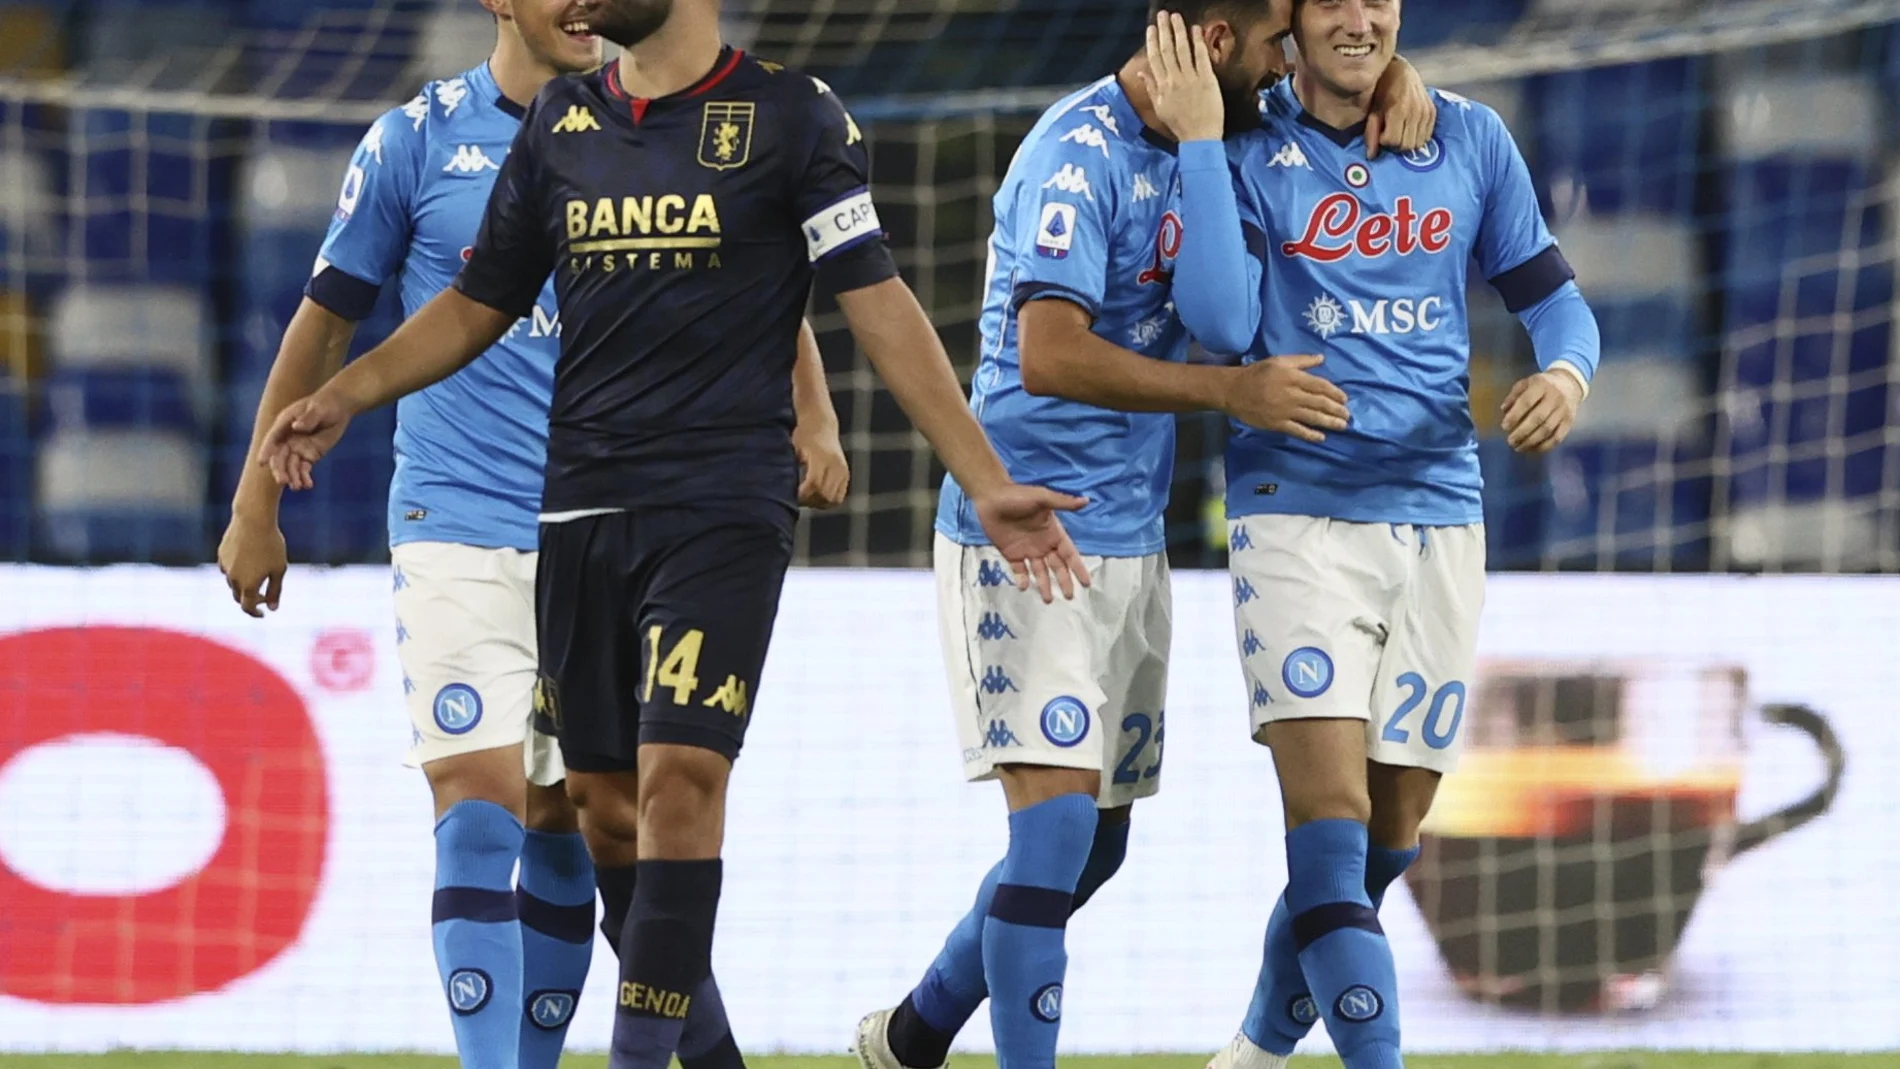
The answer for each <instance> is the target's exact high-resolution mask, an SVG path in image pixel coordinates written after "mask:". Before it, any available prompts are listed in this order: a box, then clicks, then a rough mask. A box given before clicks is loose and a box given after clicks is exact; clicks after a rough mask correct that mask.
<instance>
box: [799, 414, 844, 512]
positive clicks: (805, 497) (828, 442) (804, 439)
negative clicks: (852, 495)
mask: <svg viewBox="0 0 1900 1069" xmlns="http://www.w3.org/2000/svg"><path fill="white" fill-rule="evenodd" d="M792 449H793V450H795V451H796V452H797V453H798V463H799V466H800V467H801V468H803V469H804V474H803V476H802V477H801V478H800V479H799V481H798V504H799V506H800V507H802V508H808V509H835V508H837V507H838V506H839V505H842V504H844V495H845V492H846V491H848V490H850V489H851V465H850V464H848V463H847V462H846V461H845V458H844V443H842V442H840V441H839V440H838V426H837V424H835V423H833V424H829V425H827V426H823V427H811V426H808V425H807V424H805V423H802V422H801V423H800V424H799V425H798V426H797V427H795V428H794V429H793V430H792Z"/></svg>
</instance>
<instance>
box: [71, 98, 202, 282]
mask: <svg viewBox="0 0 1900 1069" xmlns="http://www.w3.org/2000/svg"><path fill="white" fill-rule="evenodd" d="M72 125H73V139H72V143H73V146H74V149H73V159H72V169H73V188H74V189H75V190H79V191H83V194H84V196H83V198H82V199H81V200H79V201H78V202H77V203H76V204H75V205H74V209H75V210H76V211H78V212H81V213H83V214H82V219H83V224H82V227H81V240H82V242H83V244H82V246H81V248H82V250H83V253H84V256H85V259H86V261H87V274H88V277H90V278H95V279H102V280H113V281H119V280H124V281H136V282H179V283H186V284H193V285H201V284H204V283H207V282H209V281H211V280H212V278H213V276H214V273H215V269H216V265H217V262H218V261H217V253H218V251H219V249H220V248H221V244H220V243H221V242H222V241H223V240H224V234H223V229H222V228H223V227H224V225H226V222H227V218H226V217H227V214H228V209H227V207H226V206H227V204H228V203H229V199H230V186H231V176H232V173H233V170H234V167H235V160H234V159H233V157H232V154H231V153H230V152H229V151H228V150H226V149H223V148H220V147H219V145H220V143H221V142H223V141H224V140H225V139H226V138H227V137H228V136H229V134H230V132H231V129H232V124H231V123H230V122H229V121H227V120H220V119H211V118H206V117H204V116H194V115H182V114H168V113H163V112H150V113H131V112H124V111H114V110H110V109H102V108H84V109H79V110H76V111H75V112H74V115H73V120H72Z"/></svg>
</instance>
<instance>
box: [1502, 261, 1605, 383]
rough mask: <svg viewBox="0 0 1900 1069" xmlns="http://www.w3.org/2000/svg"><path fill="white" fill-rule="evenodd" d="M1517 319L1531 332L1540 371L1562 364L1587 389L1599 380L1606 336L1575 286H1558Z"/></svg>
mask: <svg viewBox="0 0 1900 1069" xmlns="http://www.w3.org/2000/svg"><path fill="white" fill-rule="evenodd" d="M1518 319H1519V320H1520V321H1521V322H1522V323H1523V324H1524V329H1525V330H1527V331H1529V332H1530V336H1531V348H1532V349H1533V350H1534V351H1535V352H1536V354H1537V366H1538V368H1539V369H1540V370H1544V371H1549V370H1550V369H1551V368H1552V367H1553V366H1555V365H1556V364H1559V363H1563V364H1569V365H1570V366H1571V367H1572V368H1573V369H1575V370H1576V371H1577V373H1578V374H1580V375H1582V376H1583V380H1584V384H1585V385H1586V386H1588V385H1589V383H1590V382H1591V381H1592V380H1594V379H1595V378H1596V373H1597V362H1598V361H1599V360H1600V359H1601V358H1602V355H1603V336H1602V333H1601V332H1600V331H1599V330H1598V329H1597V317H1596V314H1595V313H1594V312H1592V311H1590V304H1589V302H1587V301H1585V300H1584V299H1583V291H1581V290H1579V289H1578V288H1577V284H1576V283H1575V282H1565V283H1563V284H1562V285H1561V286H1558V287H1557V290H1556V292H1554V293H1552V294H1550V295H1549V296H1548V297H1545V298H1544V299H1543V300H1542V301H1539V302H1538V303H1537V304H1534V305H1532V306H1531V307H1529V308H1526V309H1524V310H1523V311H1521V312H1519V313H1518Z"/></svg>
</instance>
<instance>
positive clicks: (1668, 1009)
mask: <svg viewBox="0 0 1900 1069" xmlns="http://www.w3.org/2000/svg"><path fill="white" fill-rule="evenodd" d="M290 580H291V582H290V588H289V589H290V591H291V597H293V598H294V599H295V601H294V605H295V609H294V611H292V610H291V608H290V606H291V604H293V603H291V602H288V601H287V602H286V611H285V612H284V613H283V614H280V615H278V616H274V617H272V618H270V619H269V620H267V621H265V622H264V623H262V624H258V623H255V622H253V621H250V620H246V619H244V618H242V617H241V616H239V615H238V614H236V613H234V612H232V611H231V606H230V603H229V594H228V592H227V591H226V590H225V588H224V585H223V582H222V580H221V579H220V578H219V576H218V575H217V574H216V573H215V572H214V571H213V570H211V569H209V568H205V569H197V570H168V571H161V570H156V569H144V568H111V569H103V570H98V571H93V572H89V573H83V574H77V573H73V572H69V571H65V570H55V569H32V568H15V569H9V570H5V571H0V585H3V586H4V589H6V590H7V591H8V595H9V596H8V597H7V599H6V602H5V604H4V606H0V695H4V696H5V699H4V701H3V702H0V1050H72V1051H82V1050H103V1049H107V1048H113V1047H133V1048H145V1049H150V1048H173V1047H178V1048H186V1049H204V1048H217V1049H231V1048H254V1049H260V1050H297V1051H332V1050H356V1051H376V1050H407V1049H419V1050H424V1051H439V1052H448V1051H450V1050H451V1049H452V1048H451V1038H450V1034H449V1029H448V1022H447V1020H446V1016H445V1015H444V1014H443V1013H442V1012H441V1008H440V1004H439V999H440V995H439V994H438V990H439V989H438V987H437V980H436V976H435V972H434V968H433V965H432V962H431V957H430V945H429V928H428V912H427V911H428V902H429V895H428V893H427V892H428V889H429V887H430V886H431V884H430V865H431V859H432V856H433V855H432V852H431V850H430V841H429V826H428V822H427V821H426V820H424V819H420V817H419V814H422V813H424V812H425V811H426V808H425V807H426V805H427V794H426V791H425V789H424V787H423V784H422V780H421V777H419V776H417V775H416V774H415V773H414V772H413V771H411V770H409V769H406V768H403V767H402V765H401V763H400V761H401V755H402V753H403V751H404V748H405V744H406V741H407V740H406V733H407V727H406V725H405V723H404V722H403V720H402V718H401V717H400V716H396V715H391V710H395V709H400V708H401V698H402V694H401V686H402V683H401V672H400V670H399V669H398V668H397V667H396V665H395V662H394V659H393V657H392V656H391V654H390V652H389V651H390V649H391V648H392V647H391V642H392V639H393V636H392V634H391V633H390V632H391V631H392V630H393V624H390V623H388V621H390V620H391V614H392V610H391V607H390V600H389V599H390V595H389V581H388V578H387V575H386V573H384V572H383V571H382V570H381V569H376V568H348V569H338V570H329V571H321V570H310V569H305V570H299V571H297V572H294V573H293V574H292V575H291V577H290ZM931 591H932V587H931V579H930V577H929V576H928V575H924V574H919V573H914V572H908V571H905V572H893V571H871V570H842V569H833V570H822V571H821V570H809V571H800V572H796V573H794V574H793V576H792V579H791V581H790V584H789V585H788V587H787V591H786V595H785V608H784V614H783V617H782V623H783V626H782V627H781V628H780V631H779V633H780V636H781V637H780V640H779V642H778V643H777V645H776V646H775V648H774V650H773V652H772V657H771V660H770V662H769V663H768V665H767V668H766V673H765V678H764V682H763V685H762V686H761V688H760V694H759V700H758V706H757V708H758V722H757V725H756V727H755V728H754V729H753V735H752V737H751V738H750V740H749V742H748V745H747V748H746V755H745V757H744V758H743V759H742V760H741V761H740V762H739V765H738V769H737V772H736V774H735V779H734V795H733V802H732V807H733V810H734V818H733V820H732V821H731V823H730V825H729V833H728V834H729V840H728V848H727V859H728V860H727V865H728V869H729V871H730V874H731V878H730V879H729V880H728V881H727V891H726V894H725V897H724V900H723V902H722V906H721V912H720V934H719V943H718V946H717V948H716V951H715V953H716V955H717V958H718V969H719V976H720V983H721V986H722V987H723V988H724V990H725V994H726V999H727V1003H728V1005H729V1006H731V1008H732V1013H733V1019H734V1021H735V1022H737V1024H738V1035H739V1038H740V1041H741V1042H743V1043H744V1044H745V1045H746V1049H747V1050H753V1051H769V1050H785V1051H796V1052H814V1053H824V1052H836V1051H840V1050H842V1049H844V1046H845V1044H846V1043H847V1042H848V1041H849V1039H850V1035H851V1028H852V1025H853V1023H854V1022H855V1021H856V1020H857V1017H858V1015H859V1014H861V1013H863V1012H865V1011H866V1010H868V1009H870V1008H872V1007H876V1006H881V1005H887V1004H889V1003H891V1002H892V1001H893V1000H894V999H896V998H897V997H899V996H900V995H901V994H902V992H903V991H905V990H906V989H907V988H908V987H909V986H910V985H911V984H912V983H914V982H915V980H916V978H917V977H916V975H915V974H916V971H917V970H918V969H919V968H920V967H921V966H922V964H923V963H924V962H927V961H928V960H929V957H930V955H931V953H933V952H934V951H935V949H936V947H937V943H938V941H939V940H940V939H941V937H942V933H943V931H944V930H945V929H946V928H947V927H948V926H949V925H950V924H951V923H952V922H953V921H954V920H955V918H956V917H957V916H959V915H961V914H962V913H963V911H964V910H966V909H967V908H968V902H967V895H968V888H969V887H970V886H971V885H972V884H973V883H974V882H975V880H976V879H977V877H978V876H980V875H981V873H982V872H983V870H984V869H985V868H986V867H987V866H988V865H989V864H990V863H991V862H992V861H993V860H994V858H995V856H996V854H997V852H998V851H999V850H1000V849H1001V847H1002V845H1003V843H1002V835H1003V825H1004V822H1003V821H1002V820H1000V819H998V818H999V817H1000V816H1001V802H1000V799H999V798H998V797H997V796H996V792H995V791H994V790H993V789H990V788H988V787H983V786H971V785H966V784H964V783H963V782H962V778H961V775H960V774H959V769H960V764H959V755H958V752H957V749H956V737H955V732H954V730H953V729H952V725H951V721H950V714H949V709H948V703H947V699H946V698H945V687H944V684H943V667H942V664H941V661H940V658H939V656H938V654H937V652H936V642H935V640H934V631H935V622H934V617H933V615H932V613H931V612H930V610H929V605H930V601H931ZM1175 598H1176V604H1177V608H1176V621H1177V631H1176V643H1177V646H1176V648H1177V651H1178V656H1177V660H1176V664H1175V669H1174V673H1173V685H1172V687H1171V689H1170V692H1169V696H1168V710H1167V720H1168V732H1167V751H1166V754H1165V760H1164V766H1163V772H1162V775H1163V777H1164V780H1165V782H1164V788H1165V789H1164V790H1163V791H1162V792H1161V794H1160V795H1159V796H1158V797H1157V798H1155V799H1154V800H1153V801H1151V802H1144V803H1143V804H1142V806H1141V807H1140V812H1139V813H1138V814H1137V816H1136V817H1135V825H1134V836H1133V842H1132V845H1131V848H1130V854H1129V861H1128V864H1127V866H1126V867H1125V868H1124V870H1123V872H1122V874H1121V875H1120V876H1119V877H1117V879H1116V880H1115V881H1113V882H1112V883H1111V884H1109V886H1108V887H1107V888H1106V889H1105V890H1104V891H1103V892H1102V894H1101V895H1100V897H1099V898H1098V899H1097V900H1096V901H1094V902H1092V903H1091V904H1090V906H1089V908H1088V909H1087V910H1086V911H1085V912H1083V913H1082V914H1080V915H1079V916H1078V917H1077V919H1076V922H1075V924H1074V926H1073V927H1072V928H1071V935H1070V953H1071V955H1072V959H1073V961H1074V962H1075V968H1074V969H1073V970H1072V972H1071V974H1070V984H1071V986H1072V991H1073V995H1074V998H1075V1003H1074V1004H1075V1005H1076V1006H1077V1007H1079V1008H1081V1009H1079V1010H1078V1012H1077V1013H1075V1014H1074V1015H1073V1016H1071V1018H1070V1019H1069V1020H1067V1021H1066V1022H1065V1023H1066V1025H1067V1027H1066V1028H1065V1029H1064V1031H1063V1043H1064V1044H1065V1045H1066V1047H1067V1048H1068V1049H1070V1050H1075V1051H1091V1052H1136V1051H1152V1050H1181V1051H1204V1050H1209V1049H1212V1048H1213V1047H1214V1046H1216V1045H1218V1044H1220V1043H1221V1042H1223V1041H1224V1040H1225V1038H1226V1037H1228V1036H1230V1035H1231V1034H1232V1032H1233V1029H1234V1027H1235V1025H1236V1023H1237V1022H1238V1020H1239V1018H1240V1015H1241V1013H1242V1011H1243V1010H1244V1009H1245V1007H1246V1002H1247V999H1248V997H1249V994H1250V992H1251V990H1252V983H1253V976H1254V973H1255V971H1256V969H1257V967H1258V963H1259V958H1258V946H1259V939H1260V936H1261V933H1262V932H1263V931H1264V929H1265V925H1266V919H1267V914H1268V911H1269V909H1270V907H1271V905H1272V901H1273V897H1274V894H1275V892H1276V891H1277V889H1278V888H1279V887H1280V886H1281V883H1282V882H1283V881H1284V879H1285V868H1284V864H1283V861H1282V854H1281V846H1280V841H1281V840H1280V836H1281V830H1282V829H1281V823H1280V807H1279V799H1278V797H1277V796H1276V794H1275V789H1274V786H1273V783H1274V780H1273V775H1272V765H1271V761H1270V759H1269V757H1268V755H1267V753H1266V751H1265V750H1264V749H1262V748H1260V747H1257V746H1254V745H1251V744H1250V743H1248V742H1247V741H1246V733H1247V726H1246V725H1247V719H1246V715H1247V704H1246V701H1245V695H1244V693H1243V689H1242V684H1241V677H1240V673H1239V671H1238V666H1237V664H1236V663H1235V659H1234V657H1235V655H1234V653H1233V651H1232V645H1231V643H1232V641H1233V639H1232V632H1231V627H1230V625H1229V623H1228V613H1229V608H1230V601H1231V593H1230V590H1229V588H1228V584H1227V583H1226V581H1225V580H1224V578H1223V577H1222V576H1220V575H1217V574H1210V573H1193V574H1187V573H1184V574H1182V575H1180V576H1178V577H1177V580H1176V586H1175ZM366 621H377V622H375V623H367V624H366ZM1896 634H1900V580H1893V579H1883V578H1862V579H1844V578H1828V579H1815V578H1797V577H1785V578H1738V577H1717V576H1707V577H1650V576H1629V577H1589V576H1584V577H1572V576H1504V577H1500V578H1499V579H1497V580H1496V581H1495V583H1494V585H1493V587H1492V590H1491V594H1490V600H1489V603H1488V605H1487V610H1486V617H1485V620H1484V640H1483V648H1482V654H1481V656H1482V666H1481V669H1480V672H1479V678H1478V681H1477V682H1476V683H1475V684H1474V685H1473V686H1472V688H1471V690H1470V693H1469V694H1468V696H1467V698H1466V700H1465V701H1463V702H1460V703H1455V704H1448V705H1446V706H1445V707H1443V708H1434V709H1425V708H1421V709H1418V710H1416V711H1414V713H1413V714H1412V717H1413V719H1414V720H1415V721H1416V722H1411V721H1408V722H1406V723H1403V724H1400V725H1399V726H1400V727H1401V729H1405V730H1429V731H1439V732H1441V733H1442V732H1445V731H1451V730H1463V731H1466V732H1469V733H1470V734H1469V736H1468V737H1469V739H1470V742H1471V749H1470V750H1469V751H1468V754H1467V757H1466V760H1465V764H1464V767H1463V768H1462V769H1461V771H1460V772H1459V773H1458V774H1457V775H1456V776H1454V777H1452V778H1450V779H1449V780H1447V782H1446V787H1445V793H1444V796H1443V797H1442V799H1441V803H1440V805H1439V807H1438V809H1437V810H1436V812H1435V813H1434V816H1433V818H1432V821H1431V823H1430V825H1429V834H1428V835H1427V837H1426V846H1425V856H1424V858H1423V859H1422V860H1421V862H1420V864H1419V866H1418V867H1417V868H1416V869H1415V870H1414V872H1413V873H1412V874H1411V875H1410V877H1409V878H1408V880H1407V881H1406V883H1405V884H1403V885H1402V886H1403V890H1400V889H1395V890H1394V891H1393V893H1392V895H1391V897H1390V898H1388V899H1387V903H1386V906H1385V909H1384V910H1383V914H1382V920H1383V922H1384V924H1385V927H1386V931H1387V932H1388V933H1389V934H1390V936H1391V938H1392V940H1393V944H1394V951H1395V954H1396V956H1397V960H1398V963H1399V969H1400V983H1401V986H1402V988H1403V990H1404V994H1405V1015H1406V1031H1407V1037H1408V1039H1407V1042H1408V1045H1411V1046H1412V1048H1413V1049H1414V1050H1417V1051H1420V1052H1426V1051H1482V1050H1493V1049H1525V1048H1549V1049H1559V1050H1588V1049H1629V1048H1632V1047H1646V1048H1663V1049H1669V1048H1694V1049H1707V1048H1717V1049H1725V1050H1782V1049H1792V1050H1817V1049H1827V1050H1891V1049H1896V1048H1900V1018H1896V1017H1895V1015H1894V1014H1893V1013H1892V999H1893V992H1894V991H1896V990H1900V927H1896V926H1895V925H1894V924H1893V923H1892V920H1893V918H1894V915H1895V914H1894V910H1893V906H1892V895H1893V888H1894V886H1895V885H1896V884H1897V883H1900V838H1896V837H1895V836H1894V835H1893V834H1892V828H1891V825H1892V821H1893V815H1894V806H1893V801H1892V784H1893V783H1894V782H1896V781H1897V780H1900V732H1895V731H1894V730H1893V725H1892V719H1893V718H1892V709H1891V705H1892V702H1891V696H1892V695H1893V694H1895V693H1896V692H1900V660H1897V659H1896V658H1895V657H1894V656H1893V651H1892V649H1891V645H1892V639H1893V636H1894V635H1896ZM597 955H598V956H597V961H596V964H595V969H594V973H593V975H592V977H591V978H590V983H589V988H588V991H587V993H586V996H585V997H584V998H583V999H582V1000H581V1005H580V1009H579V1013H578V1016H577V1017H576V1020H575V1024H574V1031H573V1033H572V1038H571V1039H570V1045H571V1046H572V1047H573V1048H574V1049H578V1050H597V1049H600V1048H602V1047H604V1046H605V1045H606V1041H607V1037H608V1030H609V1025H610V1011H611V1006H612V999H611V995H612V983H613V976H614V971H613V969H612V967H611V963H612V959H611V957H610V956H609V954H608V951H607V950H606V948H605V946H604V945H602V946H600V947H599V948H597ZM1816 1022H1826V1026H1825V1027H1818V1026H1817V1024H1816ZM962 1042H963V1043H964V1044H966V1045H967V1046H969V1047H971V1048H973V1049H979V1050H986V1049H988V1044H989V1033H988V1018H987V1015H983V1014H979V1015H978V1017H977V1019H976V1020H975V1021H974V1022H972V1024H971V1026H970V1028H969V1029H968V1030H967V1031H966V1033H965V1034H964V1036H963V1040H962ZM1310 1042H1311V1043H1312V1045H1313V1047H1312V1049H1314V1050H1316V1051H1325V1050H1326V1049H1327V1047H1326V1045H1325V1044H1326V1042H1327V1041H1326V1039H1325V1036H1324V1032H1323V1030H1321V1031H1317V1032H1316V1033H1315V1035H1314V1037H1313V1039H1312V1040H1311V1041H1310Z"/></svg>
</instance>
